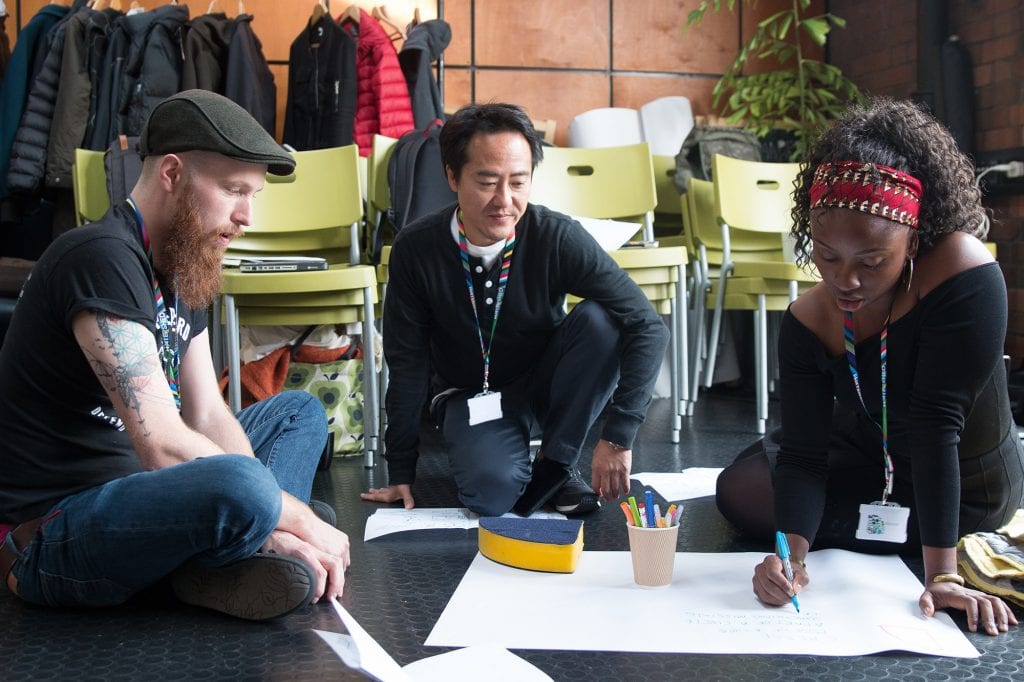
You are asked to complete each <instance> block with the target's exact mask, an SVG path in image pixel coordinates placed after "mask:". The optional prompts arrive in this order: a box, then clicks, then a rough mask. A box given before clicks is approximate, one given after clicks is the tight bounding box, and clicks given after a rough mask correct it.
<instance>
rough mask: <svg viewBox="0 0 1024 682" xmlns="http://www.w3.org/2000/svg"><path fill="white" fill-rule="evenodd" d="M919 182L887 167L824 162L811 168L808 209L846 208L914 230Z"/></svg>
mask: <svg viewBox="0 0 1024 682" xmlns="http://www.w3.org/2000/svg"><path fill="white" fill-rule="evenodd" d="M921 194H922V189H921V181H920V180H918V179H917V178H915V177H914V176H912V175H907V174H906V173H904V172H903V171H898V170H896V169H895V168H890V167H889V166H881V165H879V164H875V163H862V162H859V161H836V162H833V163H823V164H821V165H820V166H818V168H817V170H815V171H814V181H813V182H812V183H811V208H818V207H819V206H824V207H826V208H849V209H853V210H854V211H861V212H863V213H870V214H871V215H877V216H881V217H883V218H886V219H888V220H892V221H893V222H897V223H900V224H901V225H908V226H910V227H912V228H914V229H917V216H918V215H919V214H920V212H921Z"/></svg>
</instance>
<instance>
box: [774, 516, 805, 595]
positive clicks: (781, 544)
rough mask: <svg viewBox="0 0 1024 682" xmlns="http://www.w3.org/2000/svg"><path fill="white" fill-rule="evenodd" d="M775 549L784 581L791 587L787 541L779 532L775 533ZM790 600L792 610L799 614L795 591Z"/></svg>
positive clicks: (790, 568) (783, 534)
mask: <svg viewBox="0 0 1024 682" xmlns="http://www.w3.org/2000/svg"><path fill="white" fill-rule="evenodd" d="M775 549H776V550H777V551H778V553H779V558H780V559H782V572H783V573H785V574H786V580H788V581H789V584H790V585H793V564H791V563H789V541H788V540H786V534H785V533H783V532H782V531H781V530H780V531H776V533H775ZM794 587H795V585H794ZM790 600H791V601H792V602H793V608H795V609H796V612H797V613H800V602H799V601H797V598H796V591H795V590H794V592H793V596H792V597H790Z"/></svg>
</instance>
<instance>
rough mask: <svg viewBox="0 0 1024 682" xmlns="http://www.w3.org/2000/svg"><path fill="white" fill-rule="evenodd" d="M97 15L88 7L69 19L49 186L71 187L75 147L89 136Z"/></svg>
mask: <svg viewBox="0 0 1024 682" xmlns="http://www.w3.org/2000/svg"><path fill="white" fill-rule="evenodd" d="M94 14H100V13H99V12H94V11H93V10H91V9H88V8H83V9H82V10H80V11H78V12H75V13H74V14H72V15H71V18H70V19H68V23H67V29H65V31H64V54H63V55H62V57H61V66H60V84H59V86H58V88H57V99H56V100H55V101H54V103H53V117H52V119H51V123H50V139H49V141H48V142H47V145H46V165H45V168H46V175H45V181H46V182H45V184H46V186H48V187H71V165H72V164H73V163H74V160H75V147H80V146H81V145H82V138H83V137H84V136H85V122H86V117H87V116H88V114H89V95H90V93H91V92H92V83H91V82H90V81H89V70H88V65H87V59H88V53H87V48H86V43H85V40H86V30H87V26H88V25H89V23H90V22H91V21H92V15H94ZM101 16H102V14H101Z"/></svg>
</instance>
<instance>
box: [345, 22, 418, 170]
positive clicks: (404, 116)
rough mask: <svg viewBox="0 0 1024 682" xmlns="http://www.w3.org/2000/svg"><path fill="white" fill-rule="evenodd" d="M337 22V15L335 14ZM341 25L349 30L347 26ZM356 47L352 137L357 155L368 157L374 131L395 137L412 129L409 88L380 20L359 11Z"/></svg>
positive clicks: (413, 124) (396, 54) (413, 126)
mask: <svg viewBox="0 0 1024 682" xmlns="http://www.w3.org/2000/svg"><path fill="white" fill-rule="evenodd" d="M338 21H339V22H340V21H341V17H340V16H339V17H338ZM342 27H343V28H345V29H346V30H351V28H350V25H348V24H343V25H342ZM358 41H359V43H358V47H357V48H356V80H357V93H358V94H357V95H356V121H355V127H354V128H353V134H352V137H353V139H354V141H355V143H356V144H357V145H359V154H360V155H361V156H369V154H370V147H371V146H372V143H373V135H374V133H380V134H381V135H387V136H388V137H394V138H398V137H401V136H402V134H403V133H407V132H409V131H410V130H412V129H413V128H415V127H416V126H415V123H414V121H413V116H412V104H411V103H410V101H409V87H408V86H407V85H406V82H405V76H404V75H402V67H401V66H400V65H399V63H398V53H397V52H395V46H394V45H392V44H391V39H390V38H388V36H387V33H386V32H385V31H384V28H383V27H382V26H381V25H380V23H379V22H378V21H377V20H376V19H374V18H373V17H372V16H370V15H369V14H368V13H366V12H365V11H363V10H360V11H359V35H358Z"/></svg>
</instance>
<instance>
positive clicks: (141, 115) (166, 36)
mask: <svg viewBox="0 0 1024 682" xmlns="http://www.w3.org/2000/svg"><path fill="white" fill-rule="evenodd" d="M147 15H149V16H147ZM125 19H126V22H125V23H126V26H128V28H129V29H130V30H131V29H135V30H134V31H132V44H131V49H130V50H129V52H128V59H127V60H126V61H125V78H124V80H123V81H122V82H121V90H120V102H119V104H120V107H119V108H118V110H117V130H115V131H114V135H112V136H111V138H110V139H111V140H113V139H114V138H115V137H117V136H118V135H127V136H128V137H131V136H134V135H139V134H141V133H142V127H143V126H144V125H145V123H146V119H147V118H149V112H150V111H152V110H153V107H155V106H156V105H157V104H159V103H160V102H162V101H164V100H165V99H167V98H168V97H170V96H171V95H173V94H175V93H178V92H181V67H182V49H183V48H182V45H183V41H184V29H185V23H186V22H187V21H188V6H187V5H164V6H163V7H157V8H156V9H154V10H152V11H150V12H143V13H141V14H136V15H134V16H127V17H125Z"/></svg>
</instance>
